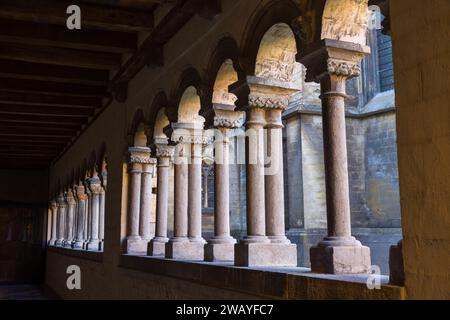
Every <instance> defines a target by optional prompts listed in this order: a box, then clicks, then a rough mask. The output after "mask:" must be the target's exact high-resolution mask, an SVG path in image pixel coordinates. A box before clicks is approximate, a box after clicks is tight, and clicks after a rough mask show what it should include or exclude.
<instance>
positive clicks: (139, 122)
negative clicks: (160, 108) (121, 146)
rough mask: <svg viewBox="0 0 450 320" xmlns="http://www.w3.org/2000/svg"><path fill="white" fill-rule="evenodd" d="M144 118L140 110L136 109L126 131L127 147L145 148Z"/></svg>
mask: <svg viewBox="0 0 450 320" xmlns="http://www.w3.org/2000/svg"><path fill="white" fill-rule="evenodd" d="M145 122H146V121H145V116H144V111H143V110H142V109H138V110H137V111H136V112H135V114H134V116H133V120H132V121H131V124H130V126H129V129H128V146H127V147H129V146H136V147H146V146H147V135H146V132H145Z"/></svg>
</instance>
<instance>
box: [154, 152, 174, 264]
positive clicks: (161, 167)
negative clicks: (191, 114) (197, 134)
mask: <svg viewBox="0 0 450 320" xmlns="http://www.w3.org/2000/svg"><path fill="white" fill-rule="evenodd" d="M173 154H174V147H172V146H168V145H158V144H157V145H156V157H157V159H158V167H157V168H158V172H157V180H158V181H157V192H158V194H157V198H156V228H155V231H156V234H155V237H154V238H153V239H152V240H151V241H150V242H149V244H148V250H147V254H148V255H149V256H165V253H166V250H165V248H166V243H167V242H168V241H169V238H167V214H168V206H169V168H170V159H171V158H172V157H173Z"/></svg>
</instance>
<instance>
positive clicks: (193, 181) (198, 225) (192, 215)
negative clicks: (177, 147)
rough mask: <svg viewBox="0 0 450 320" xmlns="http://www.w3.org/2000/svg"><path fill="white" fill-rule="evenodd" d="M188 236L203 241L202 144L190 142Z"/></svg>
mask: <svg viewBox="0 0 450 320" xmlns="http://www.w3.org/2000/svg"><path fill="white" fill-rule="evenodd" d="M188 186H189V187H188V188H189V189H188V190H189V194H188V236H189V241H191V242H197V243H205V242H206V241H205V239H203V237H202V144H200V143H196V142H194V143H192V144H191V162H190V164H189V178H188Z"/></svg>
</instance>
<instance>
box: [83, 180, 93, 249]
mask: <svg viewBox="0 0 450 320" xmlns="http://www.w3.org/2000/svg"><path fill="white" fill-rule="evenodd" d="M83 183H84V190H85V192H86V195H87V201H86V213H85V216H86V219H85V221H84V236H83V237H84V239H83V249H85V250H86V249H87V244H88V243H89V238H90V236H91V217H92V192H91V190H90V189H89V179H86V180H85V181H84V182H83Z"/></svg>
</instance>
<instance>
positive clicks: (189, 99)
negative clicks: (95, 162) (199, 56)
mask: <svg viewBox="0 0 450 320" xmlns="http://www.w3.org/2000/svg"><path fill="white" fill-rule="evenodd" d="M205 91H206V90H205V87H204V86H203V82H202V79H201V77H200V74H199V73H198V71H197V70H196V69H194V68H193V67H189V68H187V69H186V70H184V71H183V73H182V74H181V77H180V80H179V82H178V85H177V86H176V88H175V90H174V91H173V94H172V95H171V97H172V99H171V101H173V102H172V103H170V107H168V108H167V109H166V114H167V116H168V118H169V121H170V122H174V123H175V122H183V121H185V120H186V119H180V114H181V115H184V116H187V117H189V116H188V115H189V114H190V115H194V118H197V117H200V116H199V114H200V113H201V111H204V109H203V110H202V106H204V105H205V104H206V103H205V100H206V99H205ZM188 105H190V107H189V106H188ZM189 108H193V109H195V111H194V110H191V111H188V109H189ZM197 109H198V110H197ZM195 112H196V113H197V116H195V114H194V113H195ZM188 120H189V119H188ZM199 120H201V119H200V118H198V119H197V121H199ZM192 121H193V119H191V120H190V122H192Z"/></svg>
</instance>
